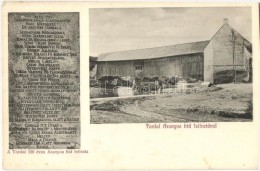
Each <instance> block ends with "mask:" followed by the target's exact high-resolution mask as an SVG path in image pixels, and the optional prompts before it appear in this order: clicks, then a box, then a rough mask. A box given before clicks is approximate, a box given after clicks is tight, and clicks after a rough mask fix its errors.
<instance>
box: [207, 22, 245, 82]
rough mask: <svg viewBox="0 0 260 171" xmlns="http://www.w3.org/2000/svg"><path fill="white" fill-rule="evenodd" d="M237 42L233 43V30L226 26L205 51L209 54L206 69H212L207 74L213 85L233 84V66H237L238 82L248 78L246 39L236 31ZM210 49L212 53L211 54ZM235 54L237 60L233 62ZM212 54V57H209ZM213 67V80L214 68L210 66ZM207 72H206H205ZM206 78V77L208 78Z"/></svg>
mask: <svg viewBox="0 0 260 171" xmlns="http://www.w3.org/2000/svg"><path fill="white" fill-rule="evenodd" d="M234 36H235V41H233V36H232V28H231V27H230V26H229V25H228V24H225V25H223V27H222V28H221V29H220V30H219V31H218V32H217V33H216V34H215V35H214V36H213V38H212V39H211V42H210V44H211V46H212V47H209V48H208V47H207V48H208V49H207V48H206V49H205V50H207V51H205V52H206V53H207V54H206V55H205V58H209V59H205V61H206V63H205V65H206V66H205V68H204V69H209V68H210V74H206V76H207V78H205V79H206V80H208V81H211V82H213V83H228V82H232V81H233V79H234V76H233V73H234V72H233V66H235V68H236V70H237V81H242V80H243V79H244V78H245V77H246V76H247V70H246V67H245V64H246V58H247V57H246V56H245V49H246V48H245V45H244V41H245V40H244V38H243V37H242V36H241V35H240V34H239V33H238V32H237V31H235V30H234ZM210 49H211V50H212V52H209V51H210ZM233 52H234V56H235V60H234V62H233ZM208 54H210V55H208ZM212 56H213V60H212V63H211V61H210V60H211V59H212ZM211 64H212V66H213V78H210V76H212V74H211V71H212V68H211V67H209V66H211ZM205 72H206V70H205ZM206 76H205V77H206Z"/></svg>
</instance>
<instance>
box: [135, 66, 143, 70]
mask: <svg viewBox="0 0 260 171" xmlns="http://www.w3.org/2000/svg"><path fill="white" fill-rule="evenodd" d="M135 70H136V71H142V70H143V66H135Z"/></svg>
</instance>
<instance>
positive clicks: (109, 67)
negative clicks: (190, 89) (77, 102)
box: [97, 53, 204, 80]
mask: <svg viewBox="0 0 260 171" xmlns="http://www.w3.org/2000/svg"><path fill="white" fill-rule="evenodd" d="M136 62H137V61H108V62H102V61H101V62H98V64H97V78H100V77H101V76H131V77H134V76H135V70H134V64H135V63H136ZM203 70H204V64H203V54H202V53H201V54H190V55H183V56H177V57H167V58H160V59H147V60H144V64H143V73H144V74H143V75H144V76H145V77H173V76H179V77H192V78H199V79H201V80H203ZM201 77H202V78H201Z"/></svg>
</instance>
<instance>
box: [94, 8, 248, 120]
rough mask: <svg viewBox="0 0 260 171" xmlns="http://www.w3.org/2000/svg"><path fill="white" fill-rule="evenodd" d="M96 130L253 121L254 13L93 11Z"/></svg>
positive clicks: (240, 10)
mask: <svg viewBox="0 0 260 171" xmlns="http://www.w3.org/2000/svg"><path fill="white" fill-rule="evenodd" d="M89 35H90V38H89V46H90V47H89V55H90V56H89V73H90V74H89V79H90V85H89V86H90V91H89V92H90V123H91V124H113V123H171V122H251V121H253V114H252V111H253V103H252V96H253V86H252V82H253V79H252V73H253V71H252V70H253V68H252V56H253V55H252V53H253V52H252V46H253V45H252V43H251V42H252V19H251V8H250V7H168V8H166V7H164V8H159V7H157V8H96V9H95V8H93V9H90V10H89Z"/></svg>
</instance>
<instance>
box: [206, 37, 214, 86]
mask: <svg viewBox="0 0 260 171" xmlns="http://www.w3.org/2000/svg"><path fill="white" fill-rule="evenodd" d="M204 81H205V82H211V83H213V47H212V42H210V43H209V44H208V45H207V47H206V48H205V49H204Z"/></svg>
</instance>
